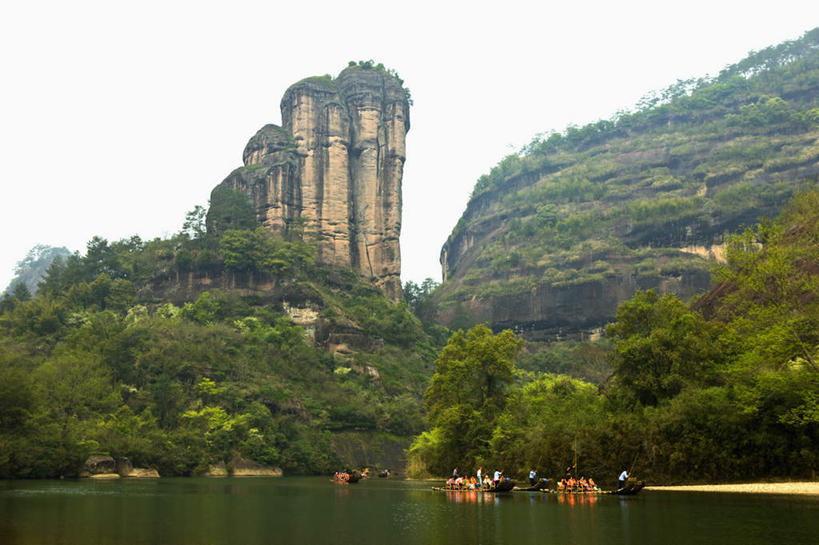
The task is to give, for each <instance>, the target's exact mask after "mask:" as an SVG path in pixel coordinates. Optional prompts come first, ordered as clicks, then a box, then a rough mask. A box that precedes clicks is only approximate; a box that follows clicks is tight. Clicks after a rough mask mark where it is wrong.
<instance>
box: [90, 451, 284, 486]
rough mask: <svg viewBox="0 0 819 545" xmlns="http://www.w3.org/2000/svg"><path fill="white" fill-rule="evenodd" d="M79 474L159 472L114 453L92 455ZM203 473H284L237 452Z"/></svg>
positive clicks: (154, 475) (143, 475)
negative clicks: (135, 465)
mask: <svg viewBox="0 0 819 545" xmlns="http://www.w3.org/2000/svg"><path fill="white" fill-rule="evenodd" d="M79 476H80V478H87V479H99V480H111V479H120V478H127V479H158V478H159V472H158V471H157V470H156V469H153V468H144V467H134V466H133V464H131V461H130V460H129V459H128V458H117V459H114V458H113V457H111V456H105V455H101V454H95V455H93V456H89V457H88V459H87V460H86V461H85V464H83V469H82V471H80V473H79ZM202 476H203V477H281V476H282V470H281V468H278V467H276V468H273V467H267V466H264V465H262V464H259V463H257V462H255V461H253V460H250V459H248V458H243V457H242V456H239V455H238V454H235V455H234V456H233V457H232V458H231V459H230V461H229V462H228V463H227V464H226V463H225V462H223V461H222V462H219V463H216V464H212V465H210V466H209V467H208V469H207V471H206V472H205V473H203V474H202Z"/></svg>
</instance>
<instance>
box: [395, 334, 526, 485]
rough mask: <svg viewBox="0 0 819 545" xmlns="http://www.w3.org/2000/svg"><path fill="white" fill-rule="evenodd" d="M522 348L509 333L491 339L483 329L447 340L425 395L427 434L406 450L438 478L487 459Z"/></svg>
mask: <svg viewBox="0 0 819 545" xmlns="http://www.w3.org/2000/svg"><path fill="white" fill-rule="evenodd" d="M521 345H522V342H521V341H520V340H518V339H516V338H515V335H514V334H513V333H512V332H511V331H508V330H507V331H504V332H502V333H499V334H497V335H493V334H492V331H491V330H490V329H489V328H487V327H486V326H476V327H474V328H472V329H470V330H469V331H468V332H466V333H464V332H463V331H461V330H459V331H457V332H456V333H455V334H454V335H452V337H450V339H449V342H448V343H447V345H446V346H445V347H444V349H443V351H442V352H441V355H440V356H439V357H438V360H437V361H436V363H435V365H436V371H435V374H434V375H433V376H432V380H431V381H430V385H429V388H428V389H427V392H426V394H425V400H426V408H427V423H428V426H429V428H430V430H429V431H428V432H424V433H423V434H422V435H420V436H419V437H418V438H417V439H416V440H415V443H413V445H412V447H411V450H410V452H411V454H412V456H413V457H415V458H416V459H417V460H418V461H420V462H421V463H422V464H423V465H424V466H425V467H426V468H427V469H428V470H430V471H432V472H434V473H437V474H439V475H440V474H445V473H446V472H447V471H448V470H449V469H451V468H452V467H459V466H461V465H464V466H468V467H477V465H478V461H479V460H481V459H484V458H486V457H487V454H488V452H489V449H488V447H489V439H490V437H491V434H492V430H493V428H494V427H495V420H496V419H497V418H498V416H499V415H500V414H501V412H502V411H503V409H504V407H505V405H506V399H507V396H506V394H507V390H508V388H509V386H510V385H511V383H512V379H513V370H514V364H513V359H514V357H515V356H516V354H517V353H518V351H519V350H520V348H521Z"/></svg>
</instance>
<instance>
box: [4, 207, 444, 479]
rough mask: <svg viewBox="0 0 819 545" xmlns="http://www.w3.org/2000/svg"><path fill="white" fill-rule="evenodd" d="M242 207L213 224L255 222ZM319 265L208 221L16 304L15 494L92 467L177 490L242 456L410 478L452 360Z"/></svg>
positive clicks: (8, 348) (373, 298)
mask: <svg viewBox="0 0 819 545" xmlns="http://www.w3.org/2000/svg"><path fill="white" fill-rule="evenodd" d="M229 197H230V196H229ZM230 202H232V201H231V200H230V199H226V200H225V202H222V203H220V202H215V203H212V205H213V206H212V207H211V213H212V215H214V216H215V215H218V214H220V213H225V214H226V215H229V216H231V217H232V218H234V219H236V218H238V217H241V213H238V212H237V209H238V210H239V212H240V211H241V210H240V209H241V208H242V207H246V203H243V202H239V204H238V206H233V208H232V209H231V205H230ZM234 204H235V203H234ZM251 217H252V216H251ZM223 223H225V224H226V225H227V223H226V222H223ZM237 224H238V225H237ZM240 224H241V222H234V223H233V224H232V225H228V226H233V227H237V226H239V225H240ZM313 252H314V251H313V249H312V248H311V247H310V246H308V245H307V244H306V243H304V242H302V241H301V240H299V239H298V238H296V239H293V240H285V239H281V238H277V237H275V236H273V235H271V234H270V233H269V232H267V231H266V230H264V229H263V228H258V229H255V230H252V229H246V228H245V229H235V228H234V229H226V230H224V231H223V232H221V233H212V232H211V233H209V232H206V231H205V229H204V210H202V209H199V208H198V209H197V210H195V211H194V212H192V213H191V214H190V215H189V217H188V222H187V224H186V229H185V231H184V232H183V233H179V234H178V235H176V236H174V237H171V238H169V239H164V240H160V239H156V240H153V241H148V242H144V241H141V240H140V239H139V238H138V237H134V238H131V239H128V240H123V241H118V242H114V243H108V242H107V241H105V240H104V239H100V238H96V237H95V238H94V239H93V240H92V241H91V242H89V244H88V250H87V252H86V254H85V255H84V256H81V255H79V254H75V255H72V256H70V257H68V258H67V259H65V260H61V259H58V260H57V261H55V263H54V264H52V266H51V267H50V269H49V271H48V274H47V275H46V277H45V279H44V281H43V283H41V285H40V290H39V291H38V292H37V294H36V295H35V296H34V297H29V296H28V295H26V296H25V297H17V296H16V295H10V296H7V297H6V298H4V299H3V300H2V301H0V478H11V477H17V478H19V477H57V476H60V475H66V476H71V475H76V474H77V472H78V471H79V470H80V468H81V467H82V463H83V461H84V460H85V459H86V457H88V456H89V455H92V454H102V455H110V456H113V457H115V458H123V457H127V458H129V459H130V460H131V462H132V463H133V464H134V465H135V466H141V467H154V468H156V469H158V470H159V473H160V474H161V475H163V476H171V475H191V474H199V473H202V472H204V471H205V470H207V468H208V467H209V466H211V465H216V464H220V463H223V462H224V463H227V464H228V468H230V463H231V460H233V459H234V457H235V456H236V455H237V454H238V455H241V456H242V457H244V458H249V459H252V460H254V461H256V462H258V463H262V464H265V465H268V466H272V467H281V468H283V470H284V471H285V473H291V474H292V473H318V472H332V471H333V470H338V469H339V468H343V467H344V466H345V465H349V466H354V465H355V466H358V465H359V464H361V465H364V464H374V465H375V464H377V465H380V466H382V467H399V466H400V465H402V463H401V458H402V456H403V449H404V448H405V447H406V446H407V445H408V444H409V438H410V436H411V435H413V434H415V433H417V432H418V431H419V429H420V425H421V422H422V417H421V404H420V397H421V393H422V391H423V388H424V387H425V386H426V382H427V377H428V375H429V373H430V366H431V362H432V360H433V359H434V349H433V348H432V347H431V346H429V344H428V341H429V339H428V337H427V335H426V334H425V333H424V332H423V330H422V328H421V325H420V323H419V321H418V320H417V319H416V318H415V317H414V316H412V314H411V313H410V312H409V310H408V309H407V307H406V304H404V303H401V304H393V303H391V302H389V301H388V300H386V299H385V298H384V296H383V295H382V294H381V292H380V291H378V290H377V289H376V288H375V287H374V286H372V285H371V283H369V282H367V281H365V280H363V279H361V278H360V277H359V276H358V275H356V274H354V273H352V272H349V271H347V272H345V271H338V270H328V269H326V268H322V267H319V266H317V265H315V264H314V263H313V257H312V256H313Z"/></svg>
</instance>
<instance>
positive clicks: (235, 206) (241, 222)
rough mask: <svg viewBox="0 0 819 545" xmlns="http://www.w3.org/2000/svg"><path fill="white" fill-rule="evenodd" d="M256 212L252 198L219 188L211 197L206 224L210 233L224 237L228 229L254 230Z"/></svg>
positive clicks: (228, 189)
mask: <svg viewBox="0 0 819 545" xmlns="http://www.w3.org/2000/svg"><path fill="white" fill-rule="evenodd" d="M257 223H258V222H257V221H256V211H255V210H254V209H253V205H252V204H251V202H250V198H249V197H248V196H247V195H245V194H244V193H242V192H240V191H236V190H235V189H230V188H229V187H217V188H216V189H214V190H213V193H211V195H210V208H209V209H208V213H207V218H206V224H207V230H208V232H209V233H213V234H215V235H217V236H219V235H222V234H223V233H224V232H225V231H227V230H228V229H254V228H255V227H256V225H257Z"/></svg>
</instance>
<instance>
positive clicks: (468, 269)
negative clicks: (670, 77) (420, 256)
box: [437, 29, 819, 340]
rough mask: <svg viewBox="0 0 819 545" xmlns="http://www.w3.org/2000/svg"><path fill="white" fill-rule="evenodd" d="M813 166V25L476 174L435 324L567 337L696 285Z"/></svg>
mask: <svg viewBox="0 0 819 545" xmlns="http://www.w3.org/2000/svg"><path fill="white" fill-rule="evenodd" d="M817 174H819V29H814V30H812V31H810V32H808V33H806V34H805V35H804V36H803V37H802V38H801V39H799V40H796V41H792V42H786V43H783V44H781V45H779V46H776V47H771V48H768V49H765V50H763V51H760V52H756V53H752V54H751V55H749V56H748V57H747V58H746V59H744V60H743V61H741V62H739V63H737V64H736V65H733V66H730V67H728V68H726V69H725V70H724V71H723V72H722V73H720V75H719V76H717V77H714V78H703V79H699V80H692V81H680V82H678V83H677V84H675V85H673V86H671V87H670V88H668V89H666V90H664V91H663V92H661V93H655V94H652V95H650V96H648V97H646V98H645V99H644V100H643V101H642V102H641V108H640V109H639V111H637V112H635V113H627V114H620V115H618V116H616V117H615V118H614V119H612V120H607V121H600V122H598V123H594V124H590V125H587V126H585V127H580V128H576V127H570V128H569V129H567V130H566V132H565V133H563V134H552V135H550V136H548V137H546V138H538V139H535V140H534V141H533V142H532V143H531V144H530V145H529V146H527V147H526V148H525V149H524V150H523V151H522V152H521V153H520V154H514V155H510V156H508V157H506V158H505V159H504V160H503V161H501V162H500V163H499V164H498V165H497V166H496V167H495V168H494V169H493V170H492V171H491V172H490V173H489V174H488V175H485V176H482V177H481V178H480V179H479V180H478V182H477V184H476V186H475V189H474V191H473V194H472V196H471V198H470V200H469V203H468V205H467V209H466V211H465V212H464V214H463V216H462V218H461V219H460V221H459V222H458V225H457V226H456V227H455V229H454V230H453V232H452V234H451V235H450V237H449V238H448V240H447V242H446V244H445V245H444V247H443V249H442V251H441V263H442V267H443V275H444V283H443V285H442V287H441V289H440V290H439V291H438V293H437V298H438V302H439V320H440V321H441V322H442V323H445V324H448V325H455V326H465V325H470V324H472V323H477V322H488V323H490V324H491V325H492V326H493V328H495V329H500V328H505V327H511V328H513V329H515V330H516V331H518V332H522V333H524V334H526V335H527V337H529V338H531V339H537V340H548V339H553V338H555V337H560V336H565V335H567V334H569V335H582V333H584V332H589V331H594V330H596V329H598V328H600V327H601V326H602V325H603V324H605V323H606V322H607V321H609V320H610V319H611V318H612V317H613V316H614V312H615V310H616V308H617V304H618V303H619V302H621V301H624V300H626V299H627V298H629V297H630V296H631V295H632V294H633V293H634V292H635V291H636V290H638V289H649V288H654V289H658V290H659V291H661V292H673V293H676V294H679V295H681V296H683V297H687V296H690V295H692V294H695V293H698V292H701V291H703V290H704V289H706V288H707V287H708V284H709V275H708V269H709V263H710V262H711V261H712V260H714V259H719V258H720V257H721V254H722V241H723V238H724V236H725V234H727V233H731V232H734V231H736V230H737V229H738V228H740V227H741V226H743V225H751V224H753V223H754V222H755V221H757V220H758V219H759V218H760V217H761V216H764V215H768V216H775V215H776V214H777V212H778V210H779V209H780V208H781V206H782V205H783V203H784V202H786V201H787V199H788V198H789V197H790V196H791V195H792V194H793V192H794V191H795V190H796V189H797V188H799V187H801V186H802V185H804V184H805V183H806V181H810V180H815V178H816V176H817Z"/></svg>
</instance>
